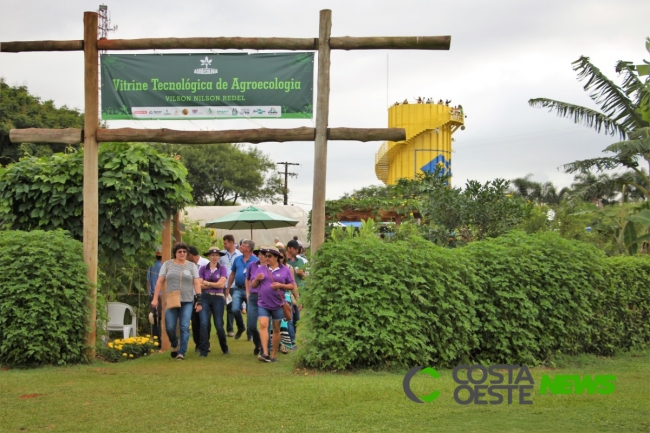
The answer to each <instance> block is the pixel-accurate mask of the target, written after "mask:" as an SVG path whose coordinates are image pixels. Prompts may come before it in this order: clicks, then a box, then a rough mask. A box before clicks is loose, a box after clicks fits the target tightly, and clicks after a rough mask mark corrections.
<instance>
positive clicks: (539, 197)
mask: <svg viewBox="0 0 650 433" xmlns="http://www.w3.org/2000/svg"><path fill="white" fill-rule="evenodd" d="M532 176H533V175H532V173H528V174H527V175H526V176H524V177H518V178H517V179H513V180H511V181H510V191H511V192H512V193H513V194H517V195H519V196H521V197H523V198H525V199H526V200H530V201H532V202H535V203H537V204H549V205H554V204H559V203H560V201H561V200H562V199H563V198H564V197H566V195H567V193H568V192H569V189H568V188H562V189H561V190H560V191H559V192H558V190H557V188H556V187H555V185H553V183H552V182H544V183H540V182H535V181H534V180H531V177H532Z"/></svg>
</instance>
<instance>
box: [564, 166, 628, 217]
mask: <svg viewBox="0 0 650 433" xmlns="http://www.w3.org/2000/svg"><path fill="white" fill-rule="evenodd" d="M573 181H574V182H573V184H571V189H572V191H571V195H573V196H576V197H578V198H580V199H582V200H584V201H588V202H591V203H593V204H595V205H597V206H598V207H599V208H600V209H602V208H603V205H605V204H610V203H613V202H614V201H615V200H614V199H615V197H616V195H617V194H618V192H619V191H620V185H619V184H618V183H617V179H616V178H615V177H614V176H610V175H608V174H607V173H601V174H599V175H595V174H593V173H590V172H586V173H578V174H576V175H575V177H574V178H573Z"/></svg>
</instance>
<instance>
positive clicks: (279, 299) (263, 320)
mask: <svg viewBox="0 0 650 433" xmlns="http://www.w3.org/2000/svg"><path fill="white" fill-rule="evenodd" d="M260 254H264V257H265V258H266V266H260V267H259V268H257V270H256V271H255V272H256V275H255V277H254V279H253V280H251V287H252V289H258V299H257V307H258V312H259V316H260V340H261V344H262V348H261V350H262V353H261V354H260V355H259V356H258V357H257V359H259V360H260V361H263V362H278V360H277V359H276V357H275V355H277V353H278V348H279V347H280V321H281V320H283V319H284V311H283V310H282V305H284V302H285V300H284V291H285V290H295V289H296V282H295V281H294V279H293V276H292V275H291V270H290V269H289V268H288V267H287V266H284V265H282V264H281V263H279V261H278V258H279V257H280V256H281V255H282V254H281V253H280V251H279V250H278V249H277V248H275V247H267V248H265V249H260ZM269 320H273V351H272V353H271V356H269V354H268V342H269Z"/></svg>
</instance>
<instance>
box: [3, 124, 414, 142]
mask: <svg viewBox="0 0 650 433" xmlns="http://www.w3.org/2000/svg"><path fill="white" fill-rule="evenodd" d="M315 138H316V129H315V128H307V127H302V128H292V129H271V128H259V129H235V130H226V131H178V130H174V129H164V128H163V129H134V128H116V129H103V128H102V129H98V130H97V141H98V142H130V141H137V142H145V143H176V144H211V143H263V142H269V141H276V142H285V141H314V139H315ZM327 138H328V139H329V140H334V141H402V140H406V131H405V130H404V129H402V128H328V130H327ZM9 139H10V140H11V142H12V143H65V144H77V143H81V142H82V141H83V134H82V130H81V129H74V128H69V129H40V128H29V129H12V130H11V131H10V132H9Z"/></svg>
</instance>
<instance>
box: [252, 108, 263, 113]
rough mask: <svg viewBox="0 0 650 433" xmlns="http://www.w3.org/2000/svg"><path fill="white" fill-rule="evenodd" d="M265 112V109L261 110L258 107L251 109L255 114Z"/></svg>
mask: <svg viewBox="0 0 650 433" xmlns="http://www.w3.org/2000/svg"><path fill="white" fill-rule="evenodd" d="M265 112H266V111H265V110H261V109H259V108H256V109H255V110H253V113H255V114H264V113H265Z"/></svg>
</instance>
